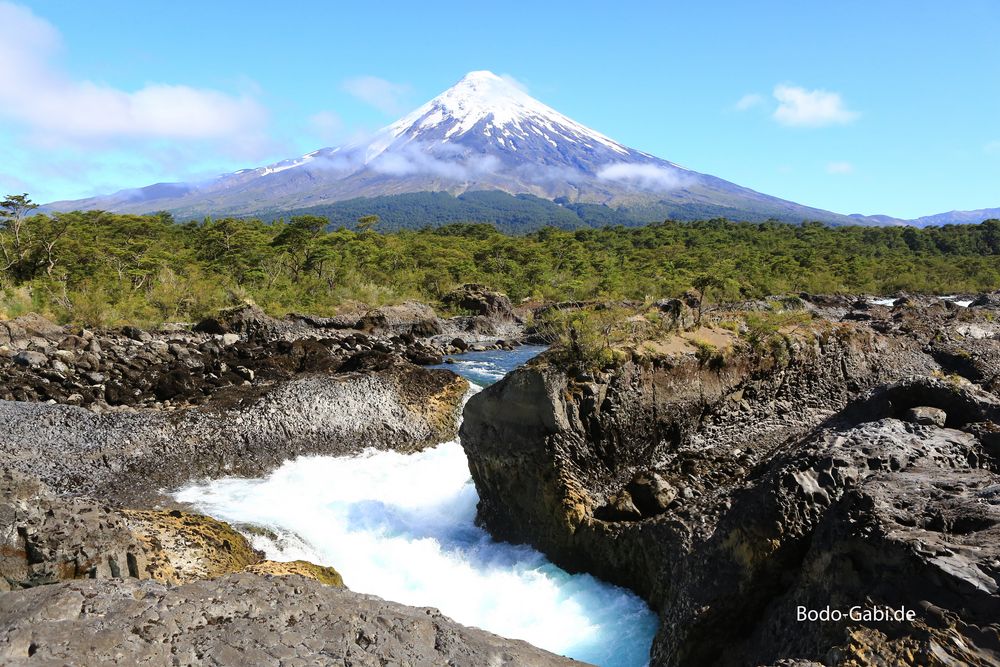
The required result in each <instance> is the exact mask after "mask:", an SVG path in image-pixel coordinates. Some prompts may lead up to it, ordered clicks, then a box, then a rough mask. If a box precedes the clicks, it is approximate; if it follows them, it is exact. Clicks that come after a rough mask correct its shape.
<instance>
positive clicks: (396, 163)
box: [369, 144, 501, 181]
mask: <svg viewBox="0 0 1000 667" xmlns="http://www.w3.org/2000/svg"><path fill="white" fill-rule="evenodd" d="M369 166H370V167H371V168H372V169H373V170H375V171H377V172H380V173H383V174H389V175H390V176H410V175H413V174H430V175H433V176H437V177H439V178H446V179H449V180H454V181H468V180H474V179H475V178H477V177H480V176H484V175H487V174H492V173H495V172H497V171H498V170H499V169H500V167H501V165H500V160H499V159H498V158H497V157H496V156H494V155H464V154H463V153H462V151H461V149H459V148H458V147H454V148H447V147H446V146H435V147H434V150H433V151H432V150H428V147H427V146H426V145H424V144H407V145H405V146H403V147H402V148H400V149H397V150H394V151H391V152H390V151H386V152H385V153H382V154H381V155H379V156H378V157H377V158H376V159H375V160H373V161H372V162H371V163H369Z"/></svg>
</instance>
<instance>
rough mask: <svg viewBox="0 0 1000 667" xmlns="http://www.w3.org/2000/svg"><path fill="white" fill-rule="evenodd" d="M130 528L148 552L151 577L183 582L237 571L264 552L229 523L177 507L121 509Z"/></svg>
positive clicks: (255, 561)
mask: <svg viewBox="0 0 1000 667" xmlns="http://www.w3.org/2000/svg"><path fill="white" fill-rule="evenodd" d="M122 514H123V515H124V517H125V520H126V521H127V523H128V526H129V528H130V529H131V530H132V532H133V533H135V534H136V536H138V537H139V539H140V540H142V541H143V542H144V543H145V544H146V545H147V547H148V548H149V552H150V560H149V564H148V565H147V568H146V569H147V571H148V573H149V576H150V577H151V578H153V579H157V580H160V581H166V582H171V583H183V582H187V581H192V580H195V579H211V578H214V577H218V576H221V575H223V574H228V573H230V572H240V571H242V570H243V569H244V568H246V567H247V566H248V565H252V564H254V563H257V562H259V561H260V560H261V559H262V558H263V554H261V553H260V552H259V551H257V550H256V549H254V548H253V547H252V546H250V542H248V541H247V538H246V537H244V536H243V535H241V534H240V533H238V532H237V531H236V530H234V529H233V527H232V526H230V525H229V524H227V523H225V522H224V521H219V520H218V519H213V518H212V517H209V516H204V515H202V514H193V513H190V512H182V511H180V510H170V511H161V510H123V511H122Z"/></svg>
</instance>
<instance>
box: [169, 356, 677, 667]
mask: <svg viewBox="0 0 1000 667" xmlns="http://www.w3.org/2000/svg"><path fill="white" fill-rule="evenodd" d="M537 352H538V350H537V349H533V348H521V349H520V350H518V351H515V352H513V353H511V352H506V353H505V352H487V353H473V354H469V355H464V356H463V357H460V358H458V359H457V360H456V363H455V364H453V365H449V368H452V369H453V370H455V371H456V372H459V373H460V374H462V375H464V376H466V377H468V378H469V379H470V380H472V382H473V383H474V385H473V386H474V387H475V386H476V384H479V385H483V384H489V383H490V382H493V381H495V380H497V379H499V378H500V377H502V376H503V374H504V373H506V372H507V371H509V370H510V369H511V368H513V367H515V366H517V365H519V364H520V363H523V362H524V361H525V360H526V359H527V358H528V357H530V356H531V355H533V354H535V353H537ZM473 391H476V389H475V388H474V389H473ZM175 497H176V498H177V500H179V501H182V502H187V503H191V504H192V505H194V506H195V507H197V508H198V509H199V510H201V511H203V512H205V513H207V514H210V515H212V516H215V517H217V518H220V519H223V520H225V521H228V522H230V523H233V524H236V525H238V526H240V525H242V526H243V527H244V530H247V529H246V526H252V527H255V528H253V529H250V530H247V536H248V538H250V540H251V542H252V543H253V545H254V546H255V547H256V548H258V549H260V550H262V551H263V552H264V553H265V554H266V556H267V557H268V558H270V559H273V560H295V559H304V560H309V561H312V562H315V563H320V564H323V565H330V566H333V567H335V568H337V570H338V571H339V572H340V573H341V575H342V576H343V577H344V581H345V583H346V585H347V586H348V587H349V588H351V589H352V590H355V591H358V592H362V593H371V594H374V595H378V596H380V597H383V598H385V599H388V600H394V601H397V602H402V603H405V604H409V605H415V606H430V607H436V608H438V609H440V610H441V611H442V612H443V613H444V614H445V615H447V616H450V617H451V618H453V619H455V620H456V621H459V622H460V623H464V624H466V625H472V626H476V627H479V628H483V629H485V630H489V631H490V632H495V633H497V634H499V635H503V636H506V637H512V638H517V639H523V640H525V641H528V642H531V643H532V644H535V645H536V646H539V647H542V648H545V649H547V650H549V651H552V652H554V653H559V654H562V655H567V656H570V657H573V658H576V659H578V660H583V661H586V662H591V663H594V664H597V665H602V666H607V667H625V666H631V665H644V664H646V663H647V662H648V656H649V647H650V644H651V642H652V639H653V635H654V633H655V632H656V627H657V620H656V617H655V615H654V614H653V613H652V612H651V611H650V609H649V608H648V607H647V606H646V605H645V603H644V602H643V601H642V600H641V599H639V598H638V597H637V596H636V595H634V594H633V593H631V592H629V591H627V590H625V589H622V588H619V587H616V586H612V585H610V584H607V583H604V582H601V581H599V580H597V579H595V578H594V577H591V576H589V575H586V574H569V573H567V572H565V571H564V570H562V569H560V568H558V567H556V566H555V565H553V564H552V563H551V562H549V561H548V560H547V559H546V558H545V556H543V555H542V554H541V553H539V552H538V551H536V550H534V549H532V548H530V547H528V546H524V545H512V544H508V543H504V542H497V541H495V540H493V539H492V538H491V537H490V535H489V534H488V533H487V532H486V531H484V530H483V529H481V528H479V527H478V526H476V525H475V516H476V503H477V502H478V500H479V497H478V494H477V493H476V488H475V485H474V484H473V482H472V478H471V477H470V475H469V468H468V462H467V460H466V458H465V452H464V451H463V450H462V447H461V444H460V443H459V442H458V441H457V440H453V441H450V442H445V443H442V444H440V445H438V446H436V447H433V448H430V449H427V450H424V451H423V452H420V453H416V454H399V453H396V452H384V451H376V450H366V451H365V452H363V453H362V454H361V455H358V456H351V457H330V456H309V457H301V458H298V459H295V460H293V461H288V462H286V463H285V464H284V465H282V466H281V467H280V468H278V469H277V470H275V471H274V472H273V473H271V474H270V475H268V476H267V477H264V478H261V479H242V478H226V479H219V480H214V481H211V482H207V483H204V484H194V485H190V486H187V487H185V488H183V489H181V490H180V491H178V492H177V493H176V494H175ZM260 528H263V529H265V530H260Z"/></svg>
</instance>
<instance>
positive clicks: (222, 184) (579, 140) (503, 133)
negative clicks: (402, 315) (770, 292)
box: [49, 71, 859, 224]
mask: <svg viewBox="0 0 1000 667" xmlns="http://www.w3.org/2000/svg"><path fill="white" fill-rule="evenodd" d="M483 190H485V191H491V190H492V191H501V192H506V193H509V194H513V195H517V194H530V195H535V196H537V197H540V198H543V199H548V200H554V201H556V202H558V203H589V204H602V205H606V206H609V207H612V208H619V207H629V208H631V209H640V210H645V211H648V212H649V216H650V220H654V219H663V218H665V217H674V218H677V219H690V218H706V217H715V216H728V217H732V218H738V219H746V220H763V219H767V218H776V219H779V220H784V221H788V222H801V221H802V220H806V219H809V220H822V221H826V222H832V223H843V224H847V223H853V224H858V222H859V220H858V219H857V218H854V219H852V218H850V217H848V216H844V215H839V214H836V213H831V212H829V211H823V210H820V209H815V208H810V207H807V206H802V205H800V204H796V203H793V202H789V201H786V200H783V199H779V198H776V197H771V196H768V195H764V194H761V193H759V192H755V191H753V190H750V189H748V188H744V187H741V186H739V185H736V184H734V183H730V182H728V181H725V180H722V179H720V178H716V177H714V176H709V175H707V174H701V173H698V172H695V171H692V170H690V169H686V168H684V167H681V166H679V165H677V164H674V163H673V162H669V161H667V160H663V159H660V158H658V157H655V156H653V155H650V154H648V153H644V152H642V151H638V150H635V149H633V148H629V147H627V146H624V145H622V144H620V143H618V142H616V141H614V140H613V139H610V138H609V137H607V136H605V135H603V134H601V133H599V132H596V131H594V130H592V129H590V128H588V127H586V126H584V125H581V124H580V123H578V122H576V121H574V120H572V119H571V118H568V117H567V116H564V115H563V114H561V113H559V112H558V111H556V110H555V109H553V108H551V107H549V106H547V105H545V104H543V103H542V102H539V101H538V100H536V99H534V98H533V97H531V96H530V95H528V94H527V93H526V92H524V91H523V90H522V89H521V88H519V87H518V86H517V85H516V84H514V83H512V82H510V81H508V80H507V79H504V78H503V77H500V76H497V75H496V74H493V73H492V72H487V71H478V72H470V73H469V74H467V75H466V76H465V77H463V78H462V79H461V80H460V81H459V82H458V83H456V84H455V85H454V86H452V87H451V88H449V89H448V90H446V91H445V92H443V93H442V94H440V95H438V96H437V97H435V98H434V99H432V100H431V101H429V102H427V103H426V104H424V105H423V106H421V107H419V108H417V109H416V110H414V111H413V112H411V113H409V114H407V115H406V116H404V117H403V118H401V119H399V120H398V121H396V122H395V123H392V124H391V125H389V126H387V127H385V128H383V129H381V130H379V131H378V132H377V133H375V135H374V136H372V137H371V138H369V139H367V140H365V141H361V142H356V143H353V144H348V145H344V146H339V147H336V148H321V149H319V150H317V151H313V152H311V153H307V154H306V155H303V156H302V157H299V158H295V159H290V160H285V161H282V162H278V163H275V164H272V165H269V166H266V167H260V168H256V169H244V170H241V171H237V172H235V173H232V174H227V175H223V176H221V177H219V178H216V179H212V180H209V181H207V182H201V183H158V184H155V185H151V186H147V187H144V188H139V189H132V190H122V191H120V192H117V193H115V194H113V195H110V196H102V197H95V198H91V199H84V200H77V201H70V202H56V203H54V204H51V205H50V206H49V208H52V209H54V210H69V209H76V208H86V209H93V208H100V209H106V210H110V211H119V212H133V213H146V212H152V211H160V210H166V211H171V212H173V213H174V214H175V215H178V216H181V217H196V216H201V215H208V214H212V215H259V214H262V213H268V212H275V211H292V210H295V209H302V208H308V207H316V206H322V205H325V204H331V203H334V202H340V201H344V200H349V199H354V198H358V197H379V196H386V195H399V194H405V193H417V192H447V193H449V194H452V195H461V194H462V193H466V192H474V191H483Z"/></svg>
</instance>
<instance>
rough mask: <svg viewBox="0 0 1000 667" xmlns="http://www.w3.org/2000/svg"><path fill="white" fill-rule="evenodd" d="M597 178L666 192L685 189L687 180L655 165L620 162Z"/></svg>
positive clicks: (603, 169)
mask: <svg viewBox="0 0 1000 667" xmlns="http://www.w3.org/2000/svg"><path fill="white" fill-rule="evenodd" d="M597 177H598V178H600V179H602V180H606V181H618V182H620V183H627V184H631V185H633V186H635V187H638V188H640V189H643V190H654V191H657V192H665V191H668V190H676V189H677V188H680V187H683V186H684V184H685V182H686V180H687V179H686V178H685V177H684V175H683V174H682V173H681V172H680V171H679V170H676V169H670V168H667V167H660V166H657V165H655V164H628V163H625V162H620V163H617V164H612V165H609V166H607V167H604V168H602V169H601V170H600V171H598V172H597Z"/></svg>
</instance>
